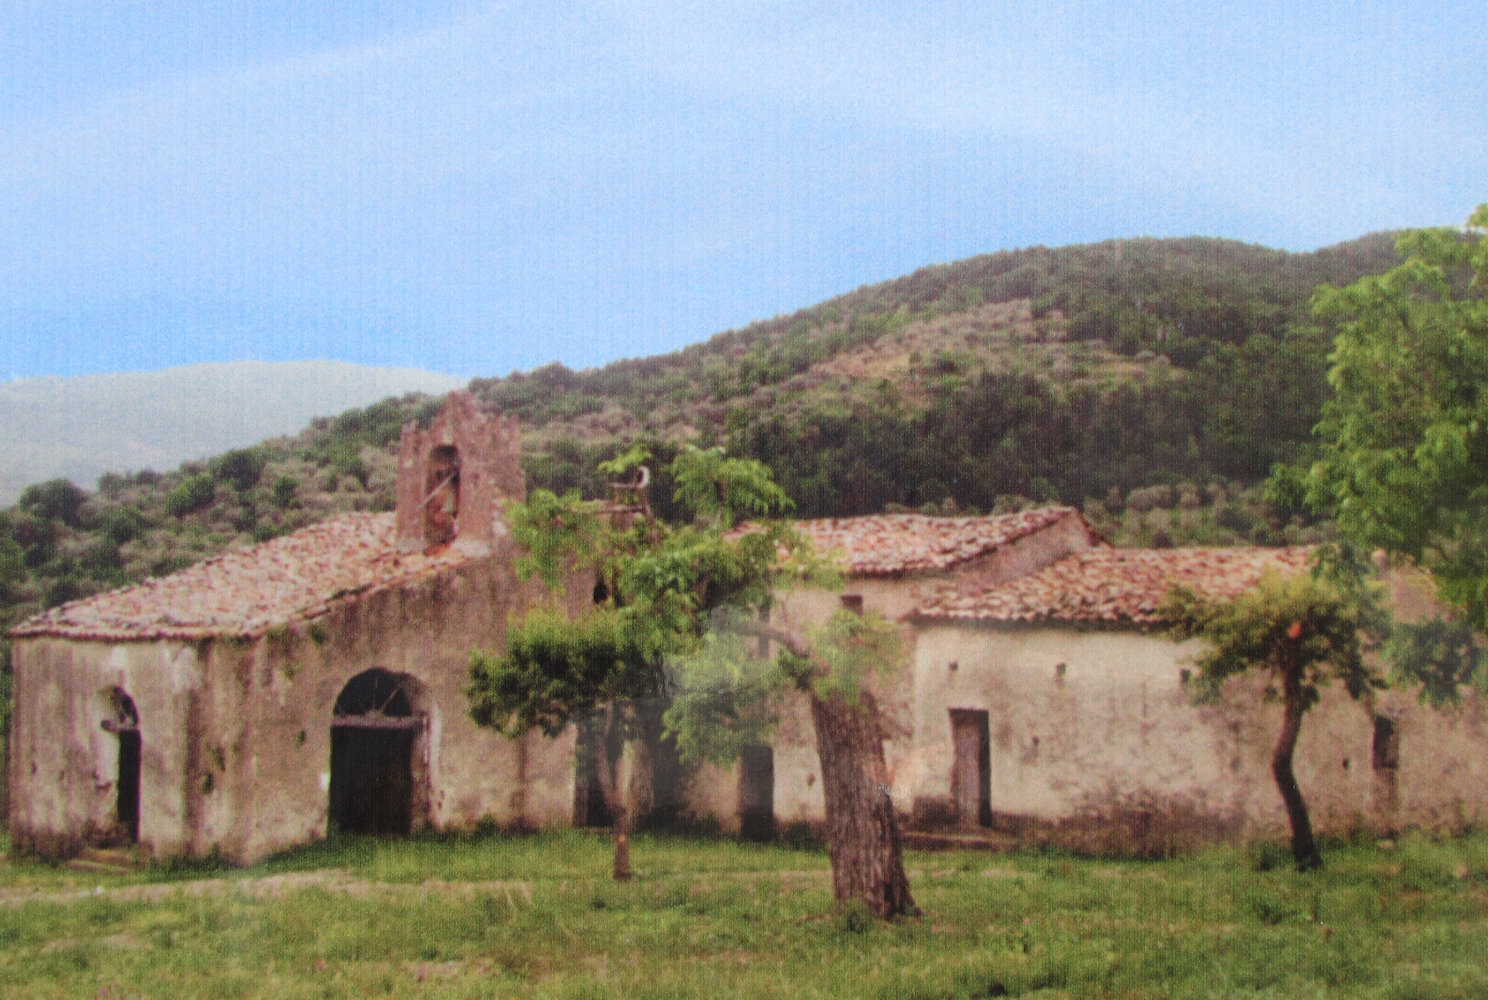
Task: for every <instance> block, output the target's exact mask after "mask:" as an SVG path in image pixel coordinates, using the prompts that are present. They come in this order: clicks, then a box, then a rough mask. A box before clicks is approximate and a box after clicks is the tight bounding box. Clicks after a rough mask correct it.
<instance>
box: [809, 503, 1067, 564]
mask: <svg viewBox="0 0 1488 1000" xmlns="http://www.w3.org/2000/svg"><path fill="white" fill-rule="evenodd" d="M1079 516H1080V515H1079V512H1077V511H1076V510H1075V508H1073V507H1040V508H1037V509H1035V510H1025V511H1022V512H1020V513H1017V514H1005V515H1001V516H998V517H930V516H928V515H925V514H877V515H874V516H871V517H828V518H821V519H818V520H814V521H799V522H797V523H796V528H797V529H798V530H799V531H801V532H802V533H803V534H805V535H807V536H809V537H810V538H811V541H812V543H813V544H814V545H815V546H816V549H817V551H818V552H821V553H824V554H831V553H834V552H835V553H838V554H840V555H841V556H842V560H843V568H844V569H845V570H846V571H847V572H848V573H850V574H852V575H854V576H894V575H897V574H900V573H921V572H929V571H936V570H944V569H949V568H950V567H952V566H954V565H956V564H957V563H961V562H965V561H966V560H968V559H972V558H975V557H976V556H979V555H982V554H983V553H986V552H990V551H992V550H993V549H995V548H997V547H998V546H1000V545H1006V544H1007V543H1008V542H1011V541H1014V540H1015V539H1018V538H1022V537H1023V536H1024V535H1030V534H1033V533H1034V532H1035V531H1038V530H1040V529H1042V528H1046V527H1048V526H1049V525H1051V524H1054V523H1055V522H1057V521H1059V520H1061V519H1063V518H1066V517H1079Z"/></svg>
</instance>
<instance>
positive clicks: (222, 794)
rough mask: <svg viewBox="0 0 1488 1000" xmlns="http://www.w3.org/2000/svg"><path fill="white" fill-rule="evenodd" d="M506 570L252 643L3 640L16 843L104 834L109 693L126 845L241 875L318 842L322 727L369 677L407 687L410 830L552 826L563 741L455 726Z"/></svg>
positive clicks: (460, 574) (375, 596) (566, 793)
mask: <svg viewBox="0 0 1488 1000" xmlns="http://www.w3.org/2000/svg"><path fill="white" fill-rule="evenodd" d="M505 555H506V554H505V553H502V554H500V555H497V556H491V557H487V558H483V559H475V560H471V561H469V562H466V563H464V564H462V565H460V566H459V567H456V568H455V569H452V570H449V571H446V572H444V573H441V574H438V575H434V576H430V577H428V578H425V579H421V580H417V581H414V582H411V583H407V584H402V585H398V586H393V587H387V588H385V589H382V590H378V591H375V592H372V593H368V594H364V595H359V596H357V597H354V598H351V599H347V600H344V601H340V602H337V603H335V604H333V606H332V607H331V609H330V611H329V612H328V613H326V614H324V615H321V616H319V617H317V618H315V619H314V620H311V621H295V622H292V623H290V624H287V625H285V626H283V627H280V628H276V629H273V630H271V631H270V632H269V633H268V634H267V635H265V636H262V637H260V638H257V639H250V640H239V639H232V638H223V639H215V640H210V641H203V642H200V643H187V644H182V643H166V642H133V643H117V644H106V643H92V642H79V641H70V640H65V639H54V638H46V639H21V640H18V641H17V642H16V646H15V664H16V694H17V705H18V709H17V713H16V717H15V722H14V730H13V733H14V735H13V744H12V747H13V749H12V753H13V756H12V758H11V768H12V771H11V775H12V780H11V787H12V789H13V790H14V791H13V799H12V806H11V823H12V829H13V830H14V831H15V832H16V836H17V838H18V842H20V843H22V844H23V845H25V844H29V845H33V846H36V847H37V848H38V849H41V850H44V851H47V852H49V853H66V851H67V850H70V849H72V848H74V847H76V846H79V845H80V844H81V843H83V842H86V841H89V840H96V839H98V838H99V836H100V835H101V833H102V832H103V831H104V829H105V828H106V827H107V826H109V825H110V824H111V823H112V821H113V817H114V811H115V808H116V802H117V796H116V792H115V789H114V784H113V782H114V779H115V776H116V775H117V768H118V738H117V737H116V736H114V735H113V734H110V733H108V732H105V731H104V730H103V729H102V728H100V723H101V722H102V719H103V718H104V717H105V715H106V709H107V707H108V701H107V692H108V691H109V690H110V689H111V688H114V687H117V688H120V689H122V690H124V691H125V692H127V693H128V694H129V695H130V696H131V697H132V698H133V699H134V701H135V704H136V706H137V708H138V712H139V716H140V731H141V744H142V767H141V824H140V842H141V844H142V845H143V846H144V847H145V848H146V849H147V850H148V851H149V852H151V853H154V854H156V855H162V856H164V855H174V854H197V855H200V854H205V853H208V852H210V851H213V850H217V851H220V852H221V853H222V854H223V855H224V856H225V857H227V858H229V859H231V860H234V861H238V862H251V861H253V860H256V859H259V858H262V857H263V856H265V855H267V854H269V853H272V852H274V851H277V850H282V849H284V848H287V847H290V846H293V845H296V844H302V843H306V842H308V841H311V840H315V839H318V838H320V837H323V836H325V834H326V830H327V808H328V796H327V793H328V790H329V787H330V777H331V776H330V760H331V750H330V745H331V722H332V715H333V709H334V706H335V704H336V700H337V698H338V697H339V696H340V694H341V692H342V690H343V689H344V688H345V686H346V684H347V682H348V681H350V680H351V679H352V678H353V677H355V676H356V675H357V674H360V673H362V672H363V671H366V670H370V669H374V668H381V669H383V670H386V671H389V672H391V673H394V674H401V675H407V676H408V677H410V678H412V680H413V682H414V683H413V684H412V685H411V686H412V687H413V689H414V691H415V707H416V709H417V710H419V711H421V712H425V713H427V730H426V733H425V737H424V738H423V739H422V740H421V741H419V743H417V744H416V747H417V752H419V753H420V754H421V757H420V760H418V761H417V762H416V764H415V768H414V770H415V774H418V775H426V776H427V777H426V791H425V794H423V795H419V794H417V793H416V795H415V802H416V804H421V805H422V808H421V809H418V810H416V817H415V825H416V826H425V825H427V826H433V827H438V828H461V827H468V826H471V825H473V824H475V823H476V822H478V821H480V820H482V819H484V818H487V817H489V818H491V819H494V820H495V821H496V822H498V823H501V824H504V825H513V826H517V825H521V826H543V825H562V824H566V823H568V822H569V819H570V814H571V810H572V802H573V782H574V774H573V736H572V734H571V733H570V734H565V735H563V736H560V737H559V738H557V739H546V738H544V737H542V736H541V735H540V734H536V733H534V734H531V735H529V736H528V737H526V738H525V739H523V740H521V741H512V740H508V739H506V738H504V737H502V736H500V735H498V734H497V733H495V732H494V731H492V730H488V729H482V728H480V727H478V726H476V725H475V723H474V722H473V721H471V719H470V718H469V716H468V714H467V712H466V704H467V703H466V699H465V694H464V684H465V681H466V676H467V667H468V662H469V655H470V651H471V650H472V649H476V648H482V649H495V648H499V647H500V644H501V642H502V641H503V636H504V633H505V623H506V621H507V616H508V613H509V612H510V611H512V610H513V608H515V607H517V606H519V605H524V604H525V603H526V602H527V601H529V600H530V599H532V597H533V596H534V594H533V590H532V588H531V587H528V586H526V585H522V584H518V583H517V581H516V580H515V578H514V577H513V576H512V574H511V572H510V568H509V567H510V562H509V560H508V559H507V558H505ZM581 596H585V597H587V594H585V595H581ZM69 845H70V846H69Z"/></svg>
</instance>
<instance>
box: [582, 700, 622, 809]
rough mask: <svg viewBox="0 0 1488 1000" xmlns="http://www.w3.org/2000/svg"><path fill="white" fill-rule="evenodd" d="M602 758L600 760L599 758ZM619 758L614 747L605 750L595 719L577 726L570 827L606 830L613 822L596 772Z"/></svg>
mask: <svg viewBox="0 0 1488 1000" xmlns="http://www.w3.org/2000/svg"><path fill="white" fill-rule="evenodd" d="M601 754H603V755H605V756H604V757H601V756H600V755H601ZM619 754H620V747H619V745H618V743H617V744H615V745H613V746H606V744H605V738H604V727H603V725H602V723H601V722H600V721H599V716H598V715H596V717H595V718H589V719H582V720H580V722H579V724H578V742H577V744H576V746H575V747H574V768H575V771H574V801H573V824H574V826H609V825H610V824H611V823H612V822H614V817H613V816H611V815H610V807H609V803H607V802H605V794H604V780H603V778H602V776H601V775H600V768H601V767H604V766H606V762H607V761H614V760H615V759H616V758H617V757H618V756H619Z"/></svg>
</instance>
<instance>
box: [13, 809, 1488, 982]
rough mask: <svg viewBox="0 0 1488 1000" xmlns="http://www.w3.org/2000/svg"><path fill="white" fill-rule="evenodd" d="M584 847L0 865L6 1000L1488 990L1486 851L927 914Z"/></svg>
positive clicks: (1136, 872)
mask: <svg viewBox="0 0 1488 1000" xmlns="http://www.w3.org/2000/svg"><path fill="white" fill-rule="evenodd" d="M608 851H609V843H608V841H607V840H606V839H605V838H604V837H599V836H593V835H589V834H584V833H559V834H548V835H542V836H533V837H502V836H492V837H487V838H472V839H468V840H444V841H441V840H433V839H430V840H414V841H405V842H394V841H376V840H353V841H347V842H342V843H337V844H329V845H322V846H318V847H315V848H311V849H308V850H305V851H301V852H297V853H295V854H291V855H287V856H285V857H282V858H277V859H275V860H273V861H271V862H269V863H266V864H263V865H259V866H257V867H254V868H251V869H243V870H236V869H233V870H230V869H223V868H219V867H211V866H201V867H197V868H189V867H184V868H183V867H173V868H169V869H151V870H146V871H143V872H138V873H127V874H117V875H114V874H109V875H99V874H88V873H83V872H77V871H72V870H69V869H66V868H53V867H49V866H45V865H40V864H35V863H30V862H24V861H10V862H3V863H0V996H5V997H17V998H20V997H25V998H35V1000H41V998H50V997H67V998H92V1000H97V998H110V1000H122V998H134V997H152V998H161V997H190V998H212V997H275V998H279V997H287V998H301V997H304V998H309V997H314V998H340V997H347V998H353V997H354V998H362V997H383V996H420V997H449V998H456V997H459V998H467V997H482V998H485V997H554V998H561V997H573V998H578V997H595V998H604V997H635V998H653V997H654V998H663V997H665V998H671V997H677V998H681V997H696V996H708V997H792V998H795V997H808V998H809V997H875V998H877V997H883V998H935V997H1003V996H1007V997H1047V998H1057V997H1070V998H1087V997H1120V998H1137V997H1142V998H1148V997H1151V998H1157V997H1172V998H1229V997H1246V998H1251V997H1267V998H1288V1000H1291V998H1314V997H1315V998H1324V997H1326V998H1353V997H1360V998H1382V1000H1435V998H1454V997H1460V998H1464V1000H1466V998H1474V1000H1477V998H1482V997H1488V837H1485V836H1473V837H1469V838H1466V839H1462V840H1455V841H1446V842H1434V841H1431V840H1428V839H1425V838H1417V837H1408V838H1406V839H1405V840H1403V841H1402V842H1401V843H1400V844H1398V845H1396V846H1393V847H1390V848H1385V849H1381V848H1376V847H1374V846H1367V847H1365V846H1334V847H1332V848H1331V849H1330V850H1328V851H1327V861H1328V867H1327V868H1325V869H1324V870H1323V871H1322V872H1318V873H1311V874H1306V875H1302V874H1298V873H1296V872H1294V871H1291V870H1290V869H1289V868H1288V867H1287V866H1286V865H1285V864H1284V863H1280V862H1283V861H1284V858H1283V857H1282V856H1281V854H1280V852H1278V851H1275V850H1273V849H1266V848H1264V847H1262V848H1260V849H1252V850H1250V851H1239V850H1235V849H1230V848H1216V849H1213V850H1211V851H1208V852H1206V853H1204V854H1201V855H1199V856H1197V857H1193V858H1187V859H1179V860H1174V861H1164V862H1147V863H1142V862H1120V863H1117V862H1109V861H1098V860H1082V859H1076V858H1069V857H1063V856H1059V855H1048V854H1033V853H1028V854H1014V855H988V854H911V855H910V856H909V858H908V859H907V861H908V866H909V869H910V878H911V882H912V884H913V886H914V890H915V894H916V897H917V899H918V901H919V903H920V905H921V906H922V907H923V908H924V910H925V915H924V916H923V917H921V918H918V919H912V920H906V921H903V922H900V923H896V924H876V923H874V922H873V921H871V920H868V919H865V917H864V915H863V914H862V913H860V912H857V911H848V912H845V913H835V912H834V911H833V908H832V906H831V900H830V898H829V892H828V872H827V864H826V858H825V856H824V855H823V854H821V853H819V852H811V851H797V850H788V849H784V848H765V847H752V846H744V845H739V844H735V843H731V842H728V841H722V840H718V841H713V840H681V839H668V838H659V837H647V836H641V837H638V838H637V839H636V841H635V845H634V862H635V866H636V869H637V874H638V877H637V878H636V880H635V881H633V882H631V883H628V884H624V885H619V884H616V883H613V882H611V881H609V879H608V878H607V877H606V873H607V871H608V866H609V857H608Z"/></svg>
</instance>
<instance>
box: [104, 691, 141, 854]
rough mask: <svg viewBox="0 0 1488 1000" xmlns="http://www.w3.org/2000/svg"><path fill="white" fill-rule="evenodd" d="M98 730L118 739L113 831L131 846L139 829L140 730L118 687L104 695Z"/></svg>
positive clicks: (130, 705)
mask: <svg viewBox="0 0 1488 1000" xmlns="http://www.w3.org/2000/svg"><path fill="white" fill-rule="evenodd" d="M102 728H103V730H104V732H108V733H113V734H114V735H115V736H117V737H118V738H119V758H118V760H119V770H118V774H117V775H116V776H115V781H114V830H115V835H114V836H115V837H116V838H117V839H121V840H124V841H125V842H127V843H130V844H133V843H137V842H138V841H139V828H140V728H139V711H138V710H137V709H136V708H135V707H134V699H133V698H131V697H129V695H127V694H125V693H124V691H123V690H122V689H120V688H111V689H110V690H109V692H108V714H107V715H105V717H104V720H103V723H102Z"/></svg>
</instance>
